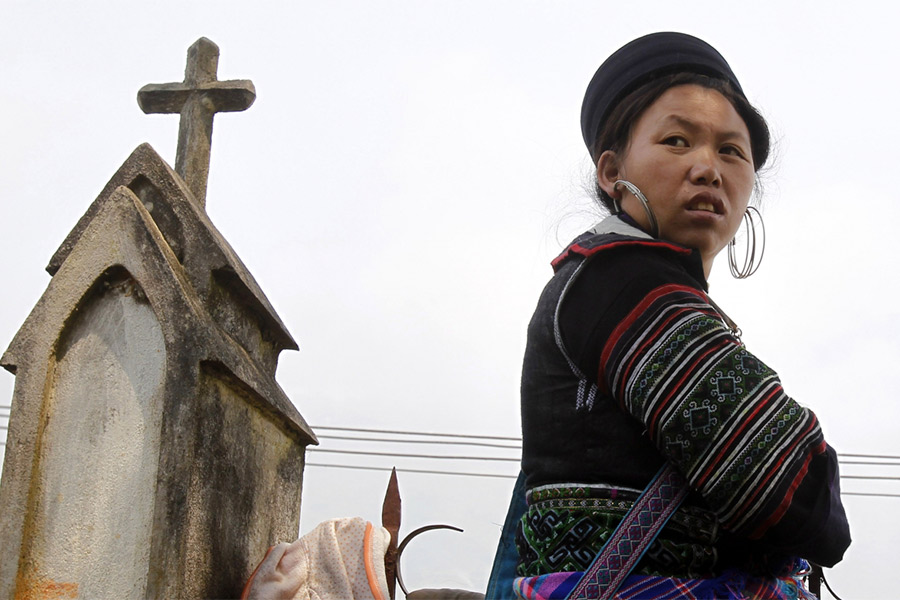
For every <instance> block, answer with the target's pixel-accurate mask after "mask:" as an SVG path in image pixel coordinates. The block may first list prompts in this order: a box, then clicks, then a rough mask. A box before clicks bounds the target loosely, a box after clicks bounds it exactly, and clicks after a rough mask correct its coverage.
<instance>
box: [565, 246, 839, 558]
mask: <svg viewBox="0 0 900 600" xmlns="http://www.w3.org/2000/svg"><path fill="white" fill-rule="evenodd" d="M630 263H633V264H630ZM584 276H587V277H593V278H594V279H593V280H590V279H589V280H587V281H585V282H584V283H580V285H578V286H576V288H574V289H573V290H572V293H573V295H574V297H573V298H572V299H570V300H569V301H568V306H566V305H564V307H563V308H564V309H566V311H568V312H569V315H568V317H567V316H566V314H563V315H562V317H561V320H562V321H563V325H564V333H566V331H565V330H566V329H568V330H569V332H568V333H569V335H570V336H571V337H572V338H573V339H572V343H573V345H574V346H575V347H576V348H580V349H581V350H582V352H580V358H581V360H580V361H579V362H580V363H581V364H584V361H585V358H587V359H588V362H590V363H591V364H593V365H594V366H595V372H596V373H597V384H598V386H600V388H601V389H602V390H606V391H607V392H608V393H609V395H611V396H612V397H613V398H614V399H615V400H616V401H617V402H618V403H619V404H620V406H621V407H622V409H623V410H625V411H626V412H628V413H629V414H631V415H632V416H633V417H635V418H636V419H638V420H639V421H640V422H641V423H642V424H643V426H644V427H645V429H646V432H647V435H648V436H649V438H650V439H651V441H652V442H653V443H654V444H655V445H656V447H657V448H658V449H659V450H660V452H661V453H662V454H663V455H664V456H665V457H666V458H667V459H668V460H670V461H671V462H673V463H674V464H675V465H676V466H677V467H678V468H679V470H680V471H681V472H682V473H683V474H684V475H685V476H686V477H687V479H688V481H689V482H690V484H691V486H692V487H693V488H694V489H696V490H697V491H699V492H700V493H701V495H702V496H703V497H704V499H705V500H706V501H707V503H708V504H709V506H710V507H711V508H712V509H713V510H714V511H715V512H716V513H717V515H718V516H719V519H720V521H721V523H722V525H723V527H724V528H725V529H727V530H728V531H730V532H733V533H735V534H737V535H739V536H741V537H746V538H750V539H757V540H759V542H760V543H761V544H763V545H765V546H768V547H771V548H772V549H773V550H779V551H782V552H785V553H792V554H797V555H800V556H803V557H804V558H808V559H810V560H813V561H815V562H818V563H820V564H825V565H830V564H834V563H835V562H837V561H838V560H840V558H841V556H842V555H843V552H844V550H845V549H846V547H847V546H848V545H849V541H850V539H849V531H848V527H847V522H846V517H845V515H844V511H843V507H842V506H841V503H840V495H839V487H838V474H837V461H836V458H835V455H834V452H833V451H829V450H827V446H826V444H825V440H824V438H823V436H822V432H821V429H820V428H819V424H818V421H817V419H816V416H815V415H814V414H813V413H812V411H810V410H809V409H807V408H805V407H803V406H801V405H800V404H798V403H797V402H796V401H794V400H793V399H791V398H790V397H789V396H788V395H787V394H786V393H785V392H784V390H783V389H782V387H781V382H780V380H779V378H778V375H777V374H776V373H775V372H774V371H773V370H772V369H770V368H769V367H767V366H766V365H765V364H764V363H763V362H762V361H760V360H759V359H758V358H757V357H755V356H754V355H753V354H751V353H750V352H749V351H748V350H747V349H746V348H745V347H743V346H742V345H741V343H740V341H739V340H738V339H737V338H735V337H734V335H733V334H732V332H731V331H729V329H728V328H727V327H726V326H725V325H724V323H723V322H722V320H721V319H720V316H719V315H718V313H717V312H716V310H715V309H714V308H713V307H712V306H711V305H710V303H709V301H708V299H707V297H706V295H705V294H704V292H703V291H701V290H700V289H699V286H698V285H697V283H696V280H695V279H692V278H691V277H690V276H688V274H687V272H686V271H685V270H684V269H683V268H682V267H681V266H680V265H679V264H677V263H674V262H673V261H672V260H671V259H669V258H668V257H667V256H665V255H664V254H661V253H660V252H652V251H647V252H642V253H631V254H630V255H626V256H623V257H619V258H618V259H617V260H615V261H608V263H607V264H605V265H604V264H599V265H598V266H597V267H592V269H591V270H589V271H588V272H587V273H585V274H584ZM611 281H615V284H616V285H614V286H610V282H611ZM610 287H612V288H614V289H615V298H616V301H615V302H614V303H612V304H610V303H609V302H608V301H606V302H604V301H603V300H602V299H599V300H598V301H597V303H596V304H595V306H596V307H597V308H598V311H599V313H602V314H600V315H599V316H596V315H595V316H594V317H590V318H588V321H589V323H588V324H587V325H588V331H590V332H591V333H590V334H589V335H584V334H579V333H575V332H574V330H575V329H577V327H574V326H573V323H572V312H571V311H573V310H576V311H583V310H584V309H585V307H586V306H590V302H591V299H590V298H589V297H588V298H586V297H584V296H582V297H581V298H580V299H579V298H578V295H579V294H582V295H583V294H588V296H590V295H591V294H595V295H596V294H600V295H601V296H603V295H604V294H605V295H609V294H610V292H609V291H608V289H609V288H610ZM592 290H593V291H592ZM602 290H607V291H602ZM605 305H608V306H605ZM576 317H577V315H576ZM566 321H568V327H565V325H566ZM582 331H585V330H584V329H582ZM567 342H568V340H567ZM590 346H593V350H592V351H584V350H585V349H586V348H589V347H590Z"/></svg>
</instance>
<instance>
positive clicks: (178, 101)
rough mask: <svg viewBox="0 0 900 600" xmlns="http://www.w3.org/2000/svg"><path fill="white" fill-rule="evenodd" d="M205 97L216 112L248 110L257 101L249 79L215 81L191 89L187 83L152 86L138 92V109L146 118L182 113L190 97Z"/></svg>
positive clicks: (154, 84)
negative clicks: (192, 95)
mask: <svg viewBox="0 0 900 600" xmlns="http://www.w3.org/2000/svg"><path fill="white" fill-rule="evenodd" d="M198 92H199V93H202V94H203V96H204V99H205V100H206V102H208V103H210V104H211V105H212V106H211V107H210V108H212V109H213V110H215V112H240V111H242V110H247V109H248V108H250V105H252V104H253V101H254V100H255V99H256V88H254V87H253V82H252V81H250V80H249V79H235V80H232V81H213V82H210V83H206V84H201V85H198V86H196V87H190V86H188V85H185V84H184V83H151V84H148V85H145V86H144V87H142V88H141V90H140V91H139V92H138V105H140V107H141V110H143V111H144V113H146V114H148V115H149V114H158V113H167V114H168V113H180V112H181V109H182V107H183V106H184V105H185V103H186V102H187V101H188V98H190V96H191V94H193V93H198Z"/></svg>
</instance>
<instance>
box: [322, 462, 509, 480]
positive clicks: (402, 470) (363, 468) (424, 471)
mask: <svg viewBox="0 0 900 600" xmlns="http://www.w3.org/2000/svg"><path fill="white" fill-rule="evenodd" d="M306 466H307V467H325V468H334V469H357V470H360V471H388V472H389V471H390V470H391V469H392V468H394V467H367V466H363V465H326V464H323V463H314V462H308V463H306ZM397 472H398V473H422V474H427V475H460V476H464V477H494V478H497V479H515V478H516V475H501V474H499V473H464V472H462V471H434V470H431V469H406V468H401V467H397Z"/></svg>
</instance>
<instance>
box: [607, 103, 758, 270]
mask: <svg viewBox="0 0 900 600" xmlns="http://www.w3.org/2000/svg"><path fill="white" fill-rule="evenodd" d="M754 173H755V171H754V169H753V159H752V154H751V146H750V132H749V131H748V130H747V125H746V124H745V123H744V120H743V119H742V118H741V117H740V115H738V113H737V111H735V109H734V107H733V106H732V105H731V103H730V102H729V101H728V100H727V99H726V98H725V97H724V96H723V95H722V94H720V93H719V92H717V91H715V90H711V89H709V88H704V87H702V86H699V85H681V86H677V87H673V88H670V89H668V90H666V92H665V93H663V95H662V96H660V97H659V98H658V99H657V100H656V102H654V103H653V104H651V105H650V107H649V108H648V109H647V110H646V111H644V113H643V114H642V115H641V116H640V118H639V119H638V121H637V123H635V125H634V128H633V130H632V133H631V138H630V140H629V142H628V147H627V148H626V149H625V151H624V153H623V154H622V155H620V156H617V155H616V154H615V153H614V152H612V151H609V150H608V151H606V152H604V153H603V154H602V155H601V156H600V160H599V161H598V165H597V175H598V178H599V181H600V185H601V187H603V189H604V190H605V191H606V193H607V194H609V195H610V196H612V197H613V198H618V199H620V203H621V206H622V209H623V210H625V212H627V213H628V214H629V215H630V216H631V217H632V218H634V219H635V220H636V221H637V222H638V223H640V224H641V225H642V226H644V227H646V228H648V229H649V222H648V219H647V216H646V214H645V212H644V209H643V208H642V207H641V205H640V202H639V201H638V199H637V198H635V197H634V196H632V195H631V194H630V193H629V192H627V191H626V190H625V189H624V188H623V187H621V186H620V187H619V188H618V189H616V188H615V187H614V186H615V181H616V180H618V179H626V180H628V181H630V182H632V183H633V184H635V185H636V186H638V188H640V190H641V191H642V192H643V193H644V195H645V196H646V197H647V200H648V202H649V203H650V207H651V208H652V209H653V213H654V214H655V215H656V219H657V221H658V223H659V237H660V238H663V239H666V240H669V241H672V242H676V243H679V244H682V245H684V246H688V247H690V248H696V249H698V250H699V251H700V254H701V256H702V258H703V266H704V270H705V271H706V275H707V277H709V271H710V268H711V267H712V262H713V259H714V258H715V256H716V255H717V254H718V253H719V251H720V250H722V249H723V248H724V247H725V246H726V245H727V244H728V242H729V241H731V239H732V238H733V237H734V234H735V233H736V232H737V229H738V227H739V226H740V224H741V218H742V217H743V215H744V211H745V210H746V208H747V203H748V202H749V200H750V193H751V192H752V191H753V183H754Z"/></svg>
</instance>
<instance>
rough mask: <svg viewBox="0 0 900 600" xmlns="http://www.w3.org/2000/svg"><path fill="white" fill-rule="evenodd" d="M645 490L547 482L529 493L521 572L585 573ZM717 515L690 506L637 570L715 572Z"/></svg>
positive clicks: (520, 537) (520, 536) (521, 530)
mask: <svg viewBox="0 0 900 600" xmlns="http://www.w3.org/2000/svg"><path fill="white" fill-rule="evenodd" d="M638 495H639V493H638V492H634V491H625V490H621V489H615V488H597V487H591V486H571V485H570V486H558V487H557V486H545V487H542V488H538V489H534V490H529V491H528V504H529V506H528V510H527V511H526V513H525V515H524V516H523V518H522V520H521V522H520V523H519V527H518V531H517V532H516V544H517V546H518V550H519V557H520V559H519V568H518V573H519V575H523V576H532V575H539V574H541V573H548V572H551V571H583V570H585V569H587V568H588V566H590V564H591V562H593V560H594V557H595V556H597V554H598V553H599V552H600V549H601V548H602V547H603V545H604V544H605V543H606V541H607V540H608V539H609V536H610V535H612V532H613V531H615V529H616V527H617V526H618V525H619V522H620V521H621V520H622V517H623V516H624V515H625V513H627V512H628V510H629V509H630V508H631V506H632V504H633V503H634V500H635V499H636V498H637V497H638ZM717 538H718V524H717V521H716V516H715V515H714V514H713V513H712V512H711V511H708V510H704V509H700V508H697V507H691V506H684V507H682V508H681V509H679V510H678V511H677V512H676V513H675V515H674V516H673V517H672V519H671V520H670V521H669V523H668V524H667V525H666V527H665V528H664V529H663V531H662V533H661V534H660V536H659V537H658V538H657V539H656V541H655V542H654V543H653V544H652V545H651V546H650V548H649V549H648V550H647V553H646V554H645V555H644V558H643V559H642V560H641V562H639V563H638V567H637V569H636V570H635V573H642V574H646V575H651V574H652V575H685V574H688V575H691V576H700V575H705V574H708V573H710V572H712V569H713V566H714V564H715V561H716V553H715V550H714V549H713V546H714V544H715V542H716V540H717Z"/></svg>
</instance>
